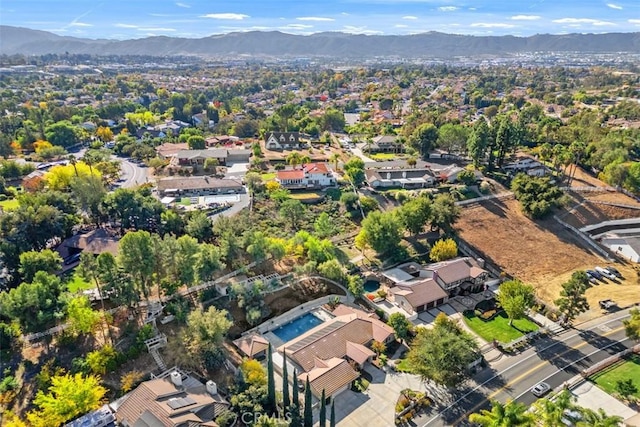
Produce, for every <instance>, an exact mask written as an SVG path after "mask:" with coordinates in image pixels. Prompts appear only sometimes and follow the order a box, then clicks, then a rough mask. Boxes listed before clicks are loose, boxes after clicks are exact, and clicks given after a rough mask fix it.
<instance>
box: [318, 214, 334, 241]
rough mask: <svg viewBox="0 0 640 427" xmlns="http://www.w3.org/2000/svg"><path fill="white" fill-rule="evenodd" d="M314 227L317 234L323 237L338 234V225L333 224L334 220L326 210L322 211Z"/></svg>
mask: <svg viewBox="0 0 640 427" xmlns="http://www.w3.org/2000/svg"><path fill="white" fill-rule="evenodd" d="M313 229H314V230H315V232H316V235H317V236H318V237H319V238H321V239H324V238H325V237H329V236H333V235H335V234H336V226H335V225H334V224H333V220H332V219H331V217H330V216H329V214H328V213H326V212H322V213H321V214H320V215H319V216H318V218H317V219H316V221H315V222H314V223H313Z"/></svg>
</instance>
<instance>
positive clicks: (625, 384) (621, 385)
mask: <svg viewBox="0 0 640 427" xmlns="http://www.w3.org/2000/svg"><path fill="white" fill-rule="evenodd" d="M616 391H617V392H618V394H619V395H620V396H622V398H623V399H625V400H627V399H629V396H633V395H634V394H636V393H637V392H638V386H636V385H635V383H634V382H633V378H627V379H626V380H618V381H616Z"/></svg>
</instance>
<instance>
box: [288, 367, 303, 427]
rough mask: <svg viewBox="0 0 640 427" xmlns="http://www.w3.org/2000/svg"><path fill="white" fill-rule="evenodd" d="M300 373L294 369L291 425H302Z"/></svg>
mask: <svg viewBox="0 0 640 427" xmlns="http://www.w3.org/2000/svg"><path fill="white" fill-rule="evenodd" d="M298 387H299V384H298V374H297V372H296V370H295V369H294V370H293V380H292V382H291V391H292V393H291V414H290V415H291V427H302V419H301V417H300V397H299V391H298Z"/></svg>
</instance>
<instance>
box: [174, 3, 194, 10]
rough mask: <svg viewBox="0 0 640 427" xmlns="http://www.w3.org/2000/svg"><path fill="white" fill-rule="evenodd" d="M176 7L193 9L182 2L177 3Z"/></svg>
mask: <svg viewBox="0 0 640 427" xmlns="http://www.w3.org/2000/svg"><path fill="white" fill-rule="evenodd" d="M176 6H178V7H184V8H185V9H191V6H189V5H188V4H186V3H182V2H177V3H176Z"/></svg>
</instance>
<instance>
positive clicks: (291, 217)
mask: <svg viewBox="0 0 640 427" xmlns="http://www.w3.org/2000/svg"><path fill="white" fill-rule="evenodd" d="M279 212H280V216H282V217H283V218H286V219H287V220H288V221H289V222H290V223H291V227H292V228H293V229H294V230H297V229H298V226H299V224H300V221H302V219H303V218H304V214H305V212H306V209H305V207H304V205H303V204H302V202H301V201H300V200H296V199H288V200H285V201H284V202H282V204H281V205H280V211H279Z"/></svg>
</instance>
